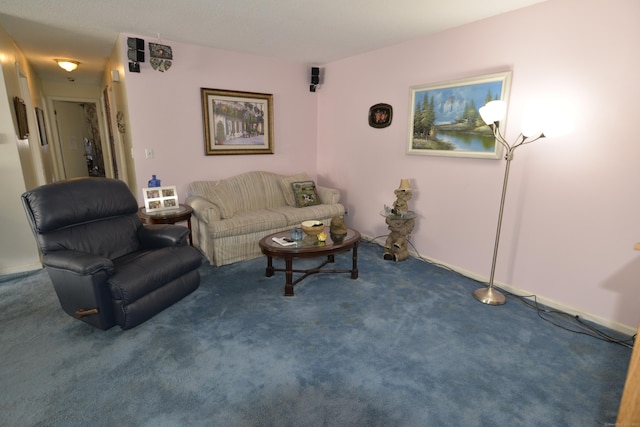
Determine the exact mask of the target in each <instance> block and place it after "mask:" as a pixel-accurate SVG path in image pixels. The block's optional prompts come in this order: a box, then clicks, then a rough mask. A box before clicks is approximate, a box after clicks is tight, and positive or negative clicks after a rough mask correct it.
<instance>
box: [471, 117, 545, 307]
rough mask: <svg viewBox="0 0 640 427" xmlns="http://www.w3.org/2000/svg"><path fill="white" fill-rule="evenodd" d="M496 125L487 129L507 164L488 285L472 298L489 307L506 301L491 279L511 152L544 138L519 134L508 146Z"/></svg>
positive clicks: (494, 268)
mask: <svg viewBox="0 0 640 427" xmlns="http://www.w3.org/2000/svg"><path fill="white" fill-rule="evenodd" d="M498 123H499V122H498V121H494V122H493V123H491V124H490V125H489V127H490V128H491V131H492V132H493V135H494V136H495V138H496V141H498V142H499V143H500V144H501V145H502V146H503V147H504V148H505V150H506V154H505V156H504V158H505V160H506V161H507V164H506V166H505V169H504V181H503V182H502V197H501V198H500V210H499V211H498V227H497V229H496V241H495V244H494V246H493V259H492V261H491V275H490V276H489V284H488V286H487V287H486V288H480V289H477V290H476V291H474V292H473V296H474V297H475V299H477V300H478V301H480V302H482V303H484V304H489V305H502V304H504V303H505V302H506V301H507V300H506V298H505V296H504V294H502V293H501V292H500V291H498V290H496V289H495V288H494V286H493V278H494V276H495V272H496V260H497V259H498V246H499V244H500V230H501V229H502V216H503V213H504V201H505V199H506V196H507V184H508V183H509V169H510V167H511V161H512V160H513V152H514V151H515V150H516V148H518V147H520V146H522V145H524V144H529V143H531V142H533V141H536V140H538V139H540V138H544V134H542V133H541V134H540V135H539V136H537V137H535V138H531V139H529V138H528V137H526V136H524V135H523V134H520V136H519V137H518V140H517V141H516V143H515V144H513V145H510V144H509V143H508V142H507V140H506V139H505V138H504V137H503V136H502V134H501V133H500V129H499V126H498Z"/></svg>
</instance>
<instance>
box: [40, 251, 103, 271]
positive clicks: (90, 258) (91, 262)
mask: <svg viewBox="0 0 640 427" xmlns="http://www.w3.org/2000/svg"><path fill="white" fill-rule="evenodd" d="M42 265H44V266H45V267H49V268H55V269H57V270H64V271H69V272H72V273H74V274H78V275H81V276H85V275H93V274H95V273H97V272H98V271H101V270H104V271H106V273H107V275H111V274H112V273H113V262H111V260H110V259H109V258H104V257H101V256H98V255H92V254H89V253H86V252H78V251H72V250H64V251H55V252H50V253H48V254H46V255H44V256H43V257H42Z"/></svg>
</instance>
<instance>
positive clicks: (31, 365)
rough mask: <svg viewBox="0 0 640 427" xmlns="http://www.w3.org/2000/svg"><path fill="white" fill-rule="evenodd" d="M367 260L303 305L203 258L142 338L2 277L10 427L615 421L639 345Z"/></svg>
mask: <svg viewBox="0 0 640 427" xmlns="http://www.w3.org/2000/svg"><path fill="white" fill-rule="evenodd" d="M359 254H360V256H359V270H360V277H359V279H357V280H351V279H350V278H349V275H348V274H340V275H314V276H311V277H309V278H307V279H305V280H304V281H302V282H301V283H300V284H299V285H298V286H296V289H295V292H296V296H295V297H291V298H285V297H284V296H283V295H282V290H283V289H282V284H283V281H284V276H283V273H276V275H275V276H274V277H271V278H266V277H264V272H265V266H266V261H265V259H256V260H252V261H248V262H242V263H237V264H233V265H228V266H224V267H221V268H214V267H211V266H209V265H208V264H203V266H202V267H201V269H200V272H201V275H202V284H201V286H200V288H199V289H198V290H197V291H196V292H194V293H193V294H191V295H190V296H188V297H187V298H185V299H184V300H182V301H181V302H179V303H177V304H176V305H174V306H172V307H170V308H169V309H167V310H165V311H164V312H162V313H160V314H159V315H158V316H156V317H154V318H153V319H151V320H150V321H148V322H146V323H144V324H142V325H140V326H138V327H137V328H134V329H132V330H129V331H122V330H121V329H120V328H118V327H115V328H112V329H110V330H109V331H100V330H97V329H94V328H92V327H90V326H88V325H86V324H84V323H82V322H79V321H77V320H74V319H72V318H70V317H68V316H67V315H66V314H64V312H63V311H62V310H61V309H60V307H59V305H58V302H57V299H56V296H55V294H54V291H53V288H52V286H51V284H50V282H49V280H48V277H47V276H46V274H45V273H44V272H35V273H31V274H25V275H16V276H12V277H4V278H0V325H1V329H0V343H1V344H0V346H1V347H0V425H2V426H65V427H67V426H84V425H93V426H114V425H120V426H225V427H227V426H230V427H233V426H278V427H281V426H292V427H293V426H385V427H390V426H465V427H466V426H581V427H584V426H603V425H605V424H607V423H611V424H612V423H614V422H615V419H616V414H617V410H618V404H619V401H620V397H621V394H622V388H623V386H624V380H625V376H626V371H627V367H628V362H629V358H630V355H631V350H630V349H628V348H625V347H622V346H620V345H616V344H611V343H608V342H603V341H600V340H597V339H594V338H592V337H589V336H585V335H580V334H575V333H571V332H567V331H565V330H563V329H560V328H558V327H555V326H553V325H551V324H549V323H548V322H544V321H542V320H541V319H540V317H538V315H537V313H536V312H535V311H534V310H532V309H530V308H528V307H526V306H525V305H524V304H522V303H521V302H519V301H518V300H517V299H515V298H512V297H509V299H508V302H507V304H506V305H504V306H499V307H494V306H487V305H484V304H481V303H479V302H477V301H476V300H475V299H474V298H473V296H472V295H471V293H472V292H473V290H475V289H476V288H478V284H477V283H475V282H473V281H472V280H469V279H466V278H464V277H461V276H459V275H457V274H455V273H452V272H449V271H447V270H444V269H441V268H439V267H436V266H433V265H430V264H428V263H425V262H422V261H419V260H416V259H413V258H412V259H408V260H406V261H404V262H400V263H394V262H391V261H385V260H383V259H382V249H381V248H380V246H378V245H375V244H372V243H367V242H363V243H362V245H361V246H360V251H359ZM309 262H312V263H313V261H312V260H306V261H305V263H309ZM336 263H337V264H339V265H344V268H349V265H350V256H349V254H341V255H338V256H337V257H336ZM298 265H299V264H298Z"/></svg>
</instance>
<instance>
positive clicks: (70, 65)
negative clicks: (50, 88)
mask: <svg viewBox="0 0 640 427" xmlns="http://www.w3.org/2000/svg"><path fill="white" fill-rule="evenodd" d="M55 61H56V62H57V63H58V65H59V66H60V68H62V69H63V70H65V71H69V72H71V71H74V70H75V69H77V68H78V65H80V63H79V62H78V61H72V60H70V59H56V60H55Z"/></svg>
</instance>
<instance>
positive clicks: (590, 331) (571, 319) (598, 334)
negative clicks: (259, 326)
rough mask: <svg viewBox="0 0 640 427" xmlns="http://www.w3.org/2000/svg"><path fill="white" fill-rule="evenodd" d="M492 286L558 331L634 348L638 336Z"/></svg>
mask: <svg viewBox="0 0 640 427" xmlns="http://www.w3.org/2000/svg"><path fill="white" fill-rule="evenodd" d="M382 237H385V238H386V237H387V235H380V236H376V237H374V238H372V239H370V240H369V239H365V240H367V241H369V242H371V243H375V241H376V240H377V239H380V238H382ZM407 241H408V243H409V245H411V247H412V248H413V251H414V253H415V254H416V255H417V257H418V258H419V259H420V260H422V261H424V262H427V263H429V264H431V265H434V266H436V267H440V268H443V269H445V270H448V271H451V272H453V273H456V274H458V275H459V276H462V277H464V278H466V279H470V280H473V281H474V282H477V283H480V284H482V285H485V286H487V285H488V284H487V283H485V282H482V281H480V280H477V279H475V278H473V277H469V276H467V275H465V274H463V273H461V272H459V271H456V270H454V269H452V268H450V267H448V266H446V265H443V264H439V263H437V262H434V261H432V260H430V259H427V258H424V257H423V256H422V255H420V253H419V252H418V250H417V249H416V247H415V245H414V244H413V243H412V242H411V241H409V240H407ZM493 286H494V287H495V288H496V289H498V290H500V291H501V292H503V293H505V294H506V295H507V296H510V297H512V298H515V299H516V300H517V301H519V302H520V303H522V304H524V305H525V306H527V307H528V308H531V309H533V310H535V311H536V313H537V314H538V317H540V319H542V320H544V321H545V322H548V323H550V324H552V325H554V326H556V327H558V328H560V329H564V330H565V331H569V332H573V333H575V334H581V335H587V336H590V337H592V338H595V339H598V340H601V341H606V342H610V343H613V344H618V345H621V346H623V347H627V348H633V346H634V343H635V340H636V337H637V335H638V334H634V335H633V336H632V337H630V338H629V339H625V340H621V339H617V338H615V337H612V336H611V335H608V334H606V333H604V332H603V331H601V330H599V329H597V328H595V327H593V326H591V325H589V324H587V323H585V322H583V321H582V319H580V317H579V316H578V315H571V314H569V313H565V312H563V311H560V310H555V309H548V308H542V307H541V306H540V304H538V297H537V296H536V295H518V294H514V293H513V292H510V291H507V290H504V289H502V288H500V287H498V286H496V285H495V284H494V285H493ZM545 316H548V317H545ZM553 316H555V317H556V318H558V319H559V320H561V321H564V322H567V323H569V324H570V326H573V327H575V329H574V328H572V327H569V326H564V325H562V324H560V323H559V322H558V320H556V321H554V320H551V318H550V317H553ZM577 329H580V330H577Z"/></svg>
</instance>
